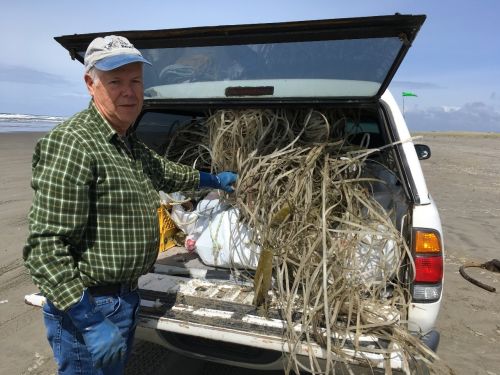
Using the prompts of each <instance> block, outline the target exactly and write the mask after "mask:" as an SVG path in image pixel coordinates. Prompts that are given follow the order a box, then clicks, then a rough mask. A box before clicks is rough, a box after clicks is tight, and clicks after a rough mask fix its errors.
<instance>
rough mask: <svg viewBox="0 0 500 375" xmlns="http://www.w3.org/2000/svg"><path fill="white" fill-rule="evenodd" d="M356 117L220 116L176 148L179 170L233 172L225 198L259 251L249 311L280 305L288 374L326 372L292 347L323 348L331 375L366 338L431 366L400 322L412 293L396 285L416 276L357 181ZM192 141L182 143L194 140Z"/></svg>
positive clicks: (365, 152)
mask: <svg viewBox="0 0 500 375" xmlns="http://www.w3.org/2000/svg"><path fill="white" fill-rule="evenodd" d="M357 117H358V115H357V112H355V111H340V110H329V111H326V112H324V113H322V112H318V111H314V110H285V109H277V110H260V109H259V110H237V111H228V110H220V111H217V112H215V113H214V114H212V115H211V116H210V117H209V118H208V119H207V121H206V125H207V127H206V130H205V131H200V129H202V128H201V127H200V126H199V124H196V125H193V128H194V130H195V134H196V139H197V140H198V141H199V143H197V142H191V143H190V144H187V143H186V142H180V144H178V145H177V146H176V149H179V147H187V150H189V151H186V152H183V154H182V157H181V158H180V159H178V160H180V161H182V162H185V163H188V164H193V163H195V160H194V159H193V155H195V156H196V157H199V158H200V159H201V160H202V164H203V166H207V165H210V166H211V168H212V170H214V171H222V170H233V171H237V172H238V174H239V180H238V184H237V187H236V193H235V194H234V195H231V196H230V197H228V199H229V200H233V203H234V204H235V205H236V206H237V207H238V208H239V210H240V212H241V215H242V218H243V220H242V222H243V224H244V225H248V226H250V227H251V228H253V230H254V233H255V237H254V239H253V240H254V241H255V242H256V243H257V244H258V245H259V246H260V248H261V253H260V260H259V265H258V268H257V271H256V273H255V277H254V285H255V300H254V303H255V304H256V305H258V306H264V307H266V308H267V307H276V308H278V309H279V310H280V311H281V314H282V316H283V319H284V320H285V321H286V323H287V325H288V328H287V329H286V336H285V342H286V345H287V348H288V350H287V351H288V352H289V354H288V356H289V361H288V371H294V372H296V373H298V372H299V371H301V370H307V371H309V372H312V373H323V371H324V369H322V367H321V366H320V364H319V363H318V361H317V360H316V359H315V358H314V357H313V356H311V357H310V363H309V366H306V367H303V365H301V364H300V362H299V361H298V360H297V357H296V350H295V349H296V348H298V347H299V344H300V343H304V342H306V343H309V344H311V345H312V344H313V343H315V344H319V345H321V346H322V347H324V348H325V349H326V353H327V358H326V373H334V371H335V370H334V368H335V363H336V362H337V361H339V360H340V361H349V359H350V358H347V357H348V354H346V351H344V350H342V349H343V348H344V347H345V345H346V342H349V343H350V344H349V345H352V348H353V350H354V351H359V350H361V344H360V338H361V337H362V336H365V335H369V336H371V337H374V338H377V339H380V340H381V342H392V343H393V345H390V346H382V345H381V346H380V347H377V348H363V351H364V352H369V351H373V352H375V353H384V354H386V355H387V356H390V355H391V353H392V352H394V351H396V350H400V351H402V352H403V353H404V354H405V357H406V358H405V359H406V360H410V359H411V358H414V357H421V358H423V359H424V360H427V361H435V356H434V355H433V354H432V353H431V352H430V351H429V350H428V349H426V347H425V346H423V345H422V344H421V343H420V342H419V341H418V340H413V337H412V336H411V335H409V334H407V332H406V330H405V328H404V326H403V324H402V322H404V320H405V319H406V316H405V314H406V311H407V309H406V307H407V303H408V290H406V288H405V286H404V283H402V282H400V280H398V277H399V275H400V271H401V270H402V269H404V268H405V267H411V262H407V263H408V264H405V265H403V262H404V261H405V260H407V259H410V258H409V257H407V256H406V254H407V253H408V251H409V250H408V247H407V244H406V242H405V240H404V238H403V237H402V235H401V232H400V230H398V229H397V228H396V225H395V223H394V221H393V219H391V215H390V213H389V212H386V211H385V210H384V209H383V208H382V206H381V205H380V204H379V203H378V202H377V201H376V200H375V199H374V198H373V196H372V195H371V193H370V189H369V186H370V178H367V177H365V176H364V174H363V170H364V164H365V160H366V158H367V157H368V156H369V155H370V154H371V153H372V152H373V151H374V150H369V149H366V148H364V147H360V146H359V145H351V144H350V143H349V137H350V135H349V134H346V131H345V125H346V122H347V121H350V122H353V123H356V121H357ZM189 132H190V129H189V128H187V129H186V132H185V134H184V135H185V136H184V135H183V134H182V133H181V134H180V136H179V137H182V138H184V139H191V140H192V139H193V137H192V135H190V134H189ZM176 141H177V140H173V143H172V144H175V142H176ZM365 141H366V140H364V141H362V142H361V143H362V144H363V142H365ZM170 151H172V150H170ZM194 151H196V152H194ZM174 154H177V155H179V152H176V153H170V154H169V155H168V156H169V157H172V155H174ZM200 155H201V157H200ZM187 156H189V157H187ZM198 162H199V160H198ZM197 166H198V167H200V165H199V164H197ZM273 276H274V279H275V282H274V283H273V282H272V277H273ZM270 289H273V293H268V291H269V290H270ZM271 295H273V296H274V298H272V299H270V298H269V297H270V296H271Z"/></svg>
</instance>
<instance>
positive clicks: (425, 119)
mask: <svg viewBox="0 0 500 375" xmlns="http://www.w3.org/2000/svg"><path fill="white" fill-rule="evenodd" d="M405 118H406V122H407V124H408V127H409V128H410V130H412V131H452V130H455V131H480V132H497V133H500V112H498V111H497V110H496V109H495V108H494V107H492V106H489V105H487V104H485V103H483V102H473V103H467V104H465V105H463V106H461V107H444V106H443V107H431V108H427V109H415V110H411V111H410V110H409V111H406V113H405Z"/></svg>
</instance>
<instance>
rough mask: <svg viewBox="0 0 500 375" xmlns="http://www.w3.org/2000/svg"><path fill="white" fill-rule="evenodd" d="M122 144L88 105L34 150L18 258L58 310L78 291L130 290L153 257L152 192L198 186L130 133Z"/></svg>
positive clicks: (188, 171) (190, 172) (155, 199)
mask: <svg viewBox="0 0 500 375" xmlns="http://www.w3.org/2000/svg"><path fill="white" fill-rule="evenodd" d="M128 138H129V145H127V144H126V142H125V141H124V140H123V139H122V138H121V137H120V136H119V135H118V134H117V133H116V132H115V130H113V128H112V127H111V126H110V125H109V124H108V123H107V122H106V121H105V120H104V119H103V117H102V116H101V115H100V114H99V112H98V111H97V109H96V107H95V106H94V104H93V102H91V104H90V106H89V108H88V109H86V110H84V111H82V112H80V113H78V114H76V115H75V116H73V117H72V118H71V119H69V120H68V121H66V122H64V123H62V124H60V125H58V126H57V127H56V128H54V129H53V130H52V131H51V132H50V133H49V134H48V135H46V136H45V137H43V138H42V139H41V140H40V141H39V142H38V144H37V145H36V148H35V153H34V156H33V177H32V182H31V185H32V188H33V189H34V191H35V194H34V198H33V205H32V207H31V211H30V214H29V232H30V233H29V237H28V240H27V244H26V246H25V247H24V249H23V258H24V260H25V265H26V267H27V268H28V269H29V271H30V273H31V277H32V278H33V281H34V283H35V284H36V285H37V286H38V287H39V289H40V291H41V292H42V294H43V295H44V296H46V297H47V298H48V299H49V300H51V301H52V302H53V303H54V305H56V306H57V307H58V308H59V309H63V310H65V309H67V308H68V307H70V306H71V305H72V304H74V303H76V302H77V301H78V300H79V299H80V297H81V294H82V292H83V289H84V288H86V287H89V286H93V285H106V284H114V283H122V282H127V283H131V282H135V281H136V280H137V279H138V278H139V276H141V275H143V274H145V273H147V272H148V270H149V269H150V268H151V266H152V265H153V264H154V262H155V259H156V256H157V252H158V244H159V224H158V217H157V208H158V207H159V203H160V198H159V194H158V191H159V190H164V191H167V192H173V191H179V190H192V189H195V188H197V187H198V185H199V182H200V180H199V173H198V171H197V170H195V169H192V168H190V167H188V166H182V165H179V164H175V163H173V162H170V161H168V160H165V159H163V158H162V157H160V156H159V155H157V154H156V153H154V152H153V151H151V150H150V149H148V148H147V147H146V146H145V145H144V144H143V143H141V142H140V141H139V140H138V139H137V138H136V136H135V135H134V134H131V135H130V136H129V137H128ZM128 146H130V148H129V147H128Z"/></svg>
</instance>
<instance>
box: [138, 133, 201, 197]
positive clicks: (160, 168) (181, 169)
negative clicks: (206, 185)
mask: <svg viewBox="0 0 500 375" xmlns="http://www.w3.org/2000/svg"><path fill="white" fill-rule="evenodd" d="M134 152H136V153H137V154H138V156H139V158H140V159H141V161H142V163H143V168H144V171H145V172H146V174H147V175H148V177H149V178H150V179H151V182H152V183H153V186H154V187H155V189H156V190H163V191H165V192H168V193H171V192H176V191H188V190H195V189H198V187H199V185H200V172H199V171H198V170H197V169H194V168H192V167H190V166H187V165H183V164H178V163H174V162H172V161H170V160H168V159H165V158H163V157H161V156H160V155H158V154H157V153H156V152H154V151H153V150H151V149H149V148H148V147H147V146H146V145H145V144H144V143H142V142H140V141H139V140H137V138H136V137H134Z"/></svg>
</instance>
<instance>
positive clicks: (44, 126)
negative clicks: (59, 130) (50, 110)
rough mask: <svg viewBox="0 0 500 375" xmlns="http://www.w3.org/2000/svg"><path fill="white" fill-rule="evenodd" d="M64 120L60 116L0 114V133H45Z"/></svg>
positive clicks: (64, 118)
mask: <svg viewBox="0 0 500 375" xmlns="http://www.w3.org/2000/svg"><path fill="white" fill-rule="evenodd" d="M64 120H66V117H62V116H47V115H30V114H19V113H0V133H10V132H23V131H24V132H46V131H49V130H50V129H52V128H53V127H54V126H55V125H57V124H59V123H61V122H63V121H64Z"/></svg>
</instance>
